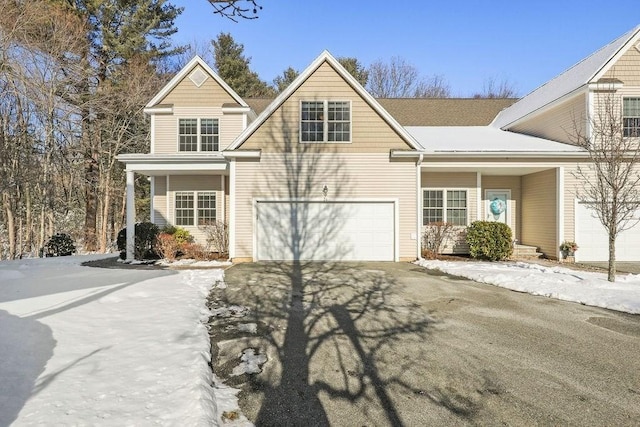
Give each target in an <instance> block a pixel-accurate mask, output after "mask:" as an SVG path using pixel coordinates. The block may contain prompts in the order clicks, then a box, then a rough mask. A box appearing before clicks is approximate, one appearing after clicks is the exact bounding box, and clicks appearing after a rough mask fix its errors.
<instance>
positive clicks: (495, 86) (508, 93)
mask: <svg viewBox="0 0 640 427" xmlns="http://www.w3.org/2000/svg"><path fill="white" fill-rule="evenodd" d="M517 96H518V92H517V91H516V89H515V87H514V85H513V83H511V82H510V81H509V79H501V80H498V79H496V78H495V77H489V78H487V79H485V81H484V82H483V83H482V92H479V93H476V94H474V95H473V97H474V98H517Z"/></svg>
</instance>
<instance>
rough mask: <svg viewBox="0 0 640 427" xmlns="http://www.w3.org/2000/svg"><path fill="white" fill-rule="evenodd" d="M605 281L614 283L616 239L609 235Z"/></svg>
mask: <svg viewBox="0 0 640 427" xmlns="http://www.w3.org/2000/svg"><path fill="white" fill-rule="evenodd" d="M607 280H608V281H610V282H615V281H616V237H615V235H614V234H612V233H609V274H608V276H607Z"/></svg>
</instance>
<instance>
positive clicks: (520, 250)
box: [511, 244, 543, 259]
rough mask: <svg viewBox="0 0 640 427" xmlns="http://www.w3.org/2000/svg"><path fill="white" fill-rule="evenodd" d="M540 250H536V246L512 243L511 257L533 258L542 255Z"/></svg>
mask: <svg viewBox="0 0 640 427" xmlns="http://www.w3.org/2000/svg"><path fill="white" fill-rule="evenodd" d="M542 255H543V254H542V252H538V248H537V247H536V246H527V245H520V244H515V245H513V254H512V255H511V258H514V259H534V258H540V257H542Z"/></svg>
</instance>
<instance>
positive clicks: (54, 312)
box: [0, 255, 223, 426]
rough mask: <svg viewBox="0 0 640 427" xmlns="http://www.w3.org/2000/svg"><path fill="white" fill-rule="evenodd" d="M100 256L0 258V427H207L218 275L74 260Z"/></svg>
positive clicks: (212, 409) (211, 421)
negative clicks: (209, 303)
mask: <svg viewBox="0 0 640 427" xmlns="http://www.w3.org/2000/svg"><path fill="white" fill-rule="evenodd" d="M112 256H113V255H112ZM100 257H101V256H92V257H86V256H75V257H61V258H48V259H31V260H19V261H3V262H0V426H5V425H9V424H11V423H14V425H15V426H24V425H113V426H116V425H117V426H128V425H136V426H141V425H183V426H198V425H203V426H204V425H215V424H216V422H217V421H219V419H220V418H219V414H217V413H216V412H217V411H216V404H215V399H214V395H213V390H212V387H211V385H210V384H211V381H212V374H211V371H210V369H209V367H208V364H207V363H208V361H209V357H210V351H209V350H210V349H209V337H208V333H207V330H206V327H205V325H204V324H203V321H205V320H206V319H207V318H208V316H209V311H208V309H207V308H206V306H205V300H206V297H207V295H208V293H209V290H210V289H211V287H212V286H213V285H214V284H215V283H216V281H218V280H222V279H223V271H222V270H182V271H169V270H134V269H126V270H125V269H101V268H91V267H83V266H81V265H80V264H81V262H84V261H88V260H91V259H96V258H100ZM102 257H103V256H102Z"/></svg>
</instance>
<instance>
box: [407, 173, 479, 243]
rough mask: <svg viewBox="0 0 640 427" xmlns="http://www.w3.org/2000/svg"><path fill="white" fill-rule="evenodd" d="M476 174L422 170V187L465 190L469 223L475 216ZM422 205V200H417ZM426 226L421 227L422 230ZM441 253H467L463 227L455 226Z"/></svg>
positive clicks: (476, 204) (476, 196) (476, 201)
mask: <svg viewBox="0 0 640 427" xmlns="http://www.w3.org/2000/svg"><path fill="white" fill-rule="evenodd" d="M476 184H477V175H476V173H475V172H463V173H460V172H422V183H421V187H422V188H423V189H428V188H433V189H444V190H467V223H468V224H471V223H472V222H473V221H475V220H476V219H477V218H476V216H477V206H478V195H477V191H476V188H477V187H476ZM418 203H420V206H422V200H419V201H418ZM425 230H426V227H425V226H423V227H422V232H423V233H424V231H425ZM442 251H443V253H461V254H462V253H469V245H467V242H466V239H465V233H464V227H456V233H455V237H454V238H453V239H450V240H448V241H447V242H446V243H445V245H444V248H443V250H442Z"/></svg>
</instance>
